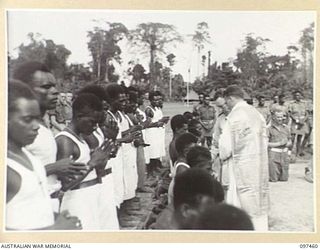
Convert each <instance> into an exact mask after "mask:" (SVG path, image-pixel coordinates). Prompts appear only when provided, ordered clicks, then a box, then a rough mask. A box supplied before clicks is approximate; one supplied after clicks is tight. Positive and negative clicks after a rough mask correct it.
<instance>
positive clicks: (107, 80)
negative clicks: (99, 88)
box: [104, 58, 109, 82]
mask: <svg viewBox="0 0 320 250" xmlns="http://www.w3.org/2000/svg"><path fill="white" fill-rule="evenodd" d="M108 71H109V58H107V59H106V74H105V76H104V80H105V82H109V74H108Z"/></svg>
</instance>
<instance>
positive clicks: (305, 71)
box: [8, 22, 314, 100]
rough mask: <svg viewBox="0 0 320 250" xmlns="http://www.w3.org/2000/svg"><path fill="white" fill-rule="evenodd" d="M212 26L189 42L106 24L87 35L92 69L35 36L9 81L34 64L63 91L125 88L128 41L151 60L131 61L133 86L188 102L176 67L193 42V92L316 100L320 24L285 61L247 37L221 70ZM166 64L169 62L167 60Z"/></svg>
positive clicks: (158, 31)
mask: <svg viewBox="0 0 320 250" xmlns="http://www.w3.org/2000/svg"><path fill="white" fill-rule="evenodd" d="M209 31H210V28H209V25H208V24H207V23H206V22H200V23H198V24H197V25H196V29H195V31H194V33H193V34H189V35H187V36H185V37H183V36H182V35H181V34H179V32H178V31H177V29H176V28H175V27H174V26H173V25H170V24H163V23H152V22H148V23H141V24H139V25H137V26H136V28H135V29H133V30H128V29H127V27H126V26H125V25H124V24H122V23H110V22H104V24H103V25H99V26H96V27H94V28H93V29H92V30H90V31H88V32H87V37H88V43H87V46H88V50H89V52H90V55H91V62H90V63H89V66H84V64H68V63H67V59H68V57H69V56H70V55H71V51H70V50H69V49H68V48H66V47H65V46H64V45H62V44H56V43H55V42H54V41H53V40H50V39H45V38H42V36H41V34H34V33H29V34H28V38H29V41H30V42H29V43H28V44H26V45H25V44H21V45H20V46H19V47H18V48H17V49H18V57H17V58H12V57H11V56H10V55H8V63H9V77H10V76H11V73H12V71H13V70H14V69H15V68H16V67H18V66H19V65H21V64H22V63H23V62H25V61H28V60H36V61H40V62H43V63H46V64H47V65H48V67H49V68H50V69H51V70H52V71H53V72H54V74H55V75H56V77H57V79H58V87H59V88H60V90H61V91H72V90H76V89H78V88H80V87H82V86H83V85H86V84H88V83H97V84H108V83H116V82H119V79H120V76H119V74H118V73H117V72H116V69H115V64H116V63H118V64H122V56H123V54H122V47H121V46H123V43H122V41H125V43H126V44H129V47H130V49H131V50H132V52H133V53H136V54H137V55H138V56H137V59H139V57H141V56H145V57H147V58H148V59H149V69H148V70H146V69H145V68H144V67H143V65H142V64H140V63H139V62H138V60H134V61H130V62H129V64H128V65H127V70H126V72H125V75H127V77H128V79H130V81H131V82H130V84H132V85H135V86H137V87H138V88H141V89H142V90H145V91H148V90H152V89H159V90H161V91H162V92H163V93H165V95H166V98H167V99H170V100H181V99H182V98H183V97H184V96H186V92H187V87H186V80H185V79H183V76H182V75H181V74H173V73H172V67H173V66H174V64H175V63H176V62H175V60H176V56H175V54H174V50H175V49H176V46H177V45H179V44H180V43H183V42H185V40H186V39H190V41H191V42H192V44H193V46H194V47H195V48H196V51H197V72H196V74H197V78H196V80H195V81H194V82H193V83H190V87H191V88H192V89H193V90H194V91H195V92H197V93H200V92H204V93H211V92H212V91H214V90H217V89H219V88H225V87H227V86H228V85H230V84H234V83H237V84H239V85H240V86H242V87H243V88H244V89H245V90H246V91H247V92H248V94H249V95H251V96H252V97H255V96H257V95H258V94H263V95H265V96H267V97H271V96H272V95H274V94H280V93H284V94H288V93H289V92H290V91H292V89H300V90H302V91H303V92H304V93H305V95H306V96H309V97H312V94H313V93H312V91H313V60H314V59H313V51H314V23H311V24H310V25H309V26H308V27H306V28H305V29H304V30H302V31H301V36H300V39H299V41H297V42H296V43H295V44H294V45H288V46H287V53H286V54H285V55H270V54H268V53H267V52H266V50H265V46H266V44H267V43H270V42H271V41H270V39H268V38H263V37H258V36H255V35H254V34H252V33H249V34H247V35H246V36H245V37H244V39H243V41H242V47H241V48H239V49H238V52H237V55H236V58H235V59H231V60H229V61H228V62H224V63H222V64H220V65H219V64H218V63H217V62H214V60H213V59H212V58H214V51H212V50H209V51H204V50H205V48H206V47H210V44H211V43H212V39H214V37H213V38H212V37H211V35H210V32H209ZM164 58H165V60H163V59H164Z"/></svg>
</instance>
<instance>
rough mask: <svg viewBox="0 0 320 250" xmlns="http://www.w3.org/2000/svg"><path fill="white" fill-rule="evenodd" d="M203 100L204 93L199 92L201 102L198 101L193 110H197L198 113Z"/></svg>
mask: <svg viewBox="0 0 320 250" xmlns="http://www.w3.org/2000/svg"><path fill="white" fill-rule="evenodd" d="M203 101H204V94H203V93H200V94H199V103H197V104H195V105H194V106H193V112H197V113H198V112H199V108H200V106H201V105H202V104H203Z"/></svg>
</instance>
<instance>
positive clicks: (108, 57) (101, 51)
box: [87, 22, 128, 82]
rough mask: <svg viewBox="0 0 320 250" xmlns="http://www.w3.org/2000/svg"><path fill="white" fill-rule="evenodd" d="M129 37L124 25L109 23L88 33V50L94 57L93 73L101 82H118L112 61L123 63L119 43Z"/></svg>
mask: <svg viewBox="0 0 320 250" xmlns="http://www.w3.org/2000/svg"><path fill="white" fill-rule="evenodd" d="M127 35H128V29H127V28H126V26H124V25H123V24H122V23H109V22H107V24H106V27H103V28H101V27H95V28H94V29H93V31H88V35H87V36H88V37H89V42H88V49H89V51H90V53H91V56H92V68H93V73H94V75H95V76H96V78H97V79H99V80H102V81H103V80H104V81H105V82H117V81H118V79H119V76H116V75H114V71H115V69H114V66H113V65H112V60H113V59H114V60H116V61H117V62H121V57H120V54H121V48H120V46H119V45H118V42H119V41H121V40H122V39H124V38H125V37H126V36H127Z"/></svg>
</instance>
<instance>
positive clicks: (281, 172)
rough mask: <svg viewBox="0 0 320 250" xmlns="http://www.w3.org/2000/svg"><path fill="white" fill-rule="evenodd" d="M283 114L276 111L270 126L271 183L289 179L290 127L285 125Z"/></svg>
mask: <svg viewBox="0 0 320 250" xmlns="http://www.w3.org/2000/svg"><path fill="white" fill-rule="evenodd" d="M283 118H284V116H283V112H282V111H281V110H275V111H274V112H273V114H272V121H271V124H270V125H269V126H268V130H267V131H268V137H269V143H268V147H269V181H272V182H276V181H287V180H288V178H289V155H288V147H291V135H290V130H289V127H288V126H287V125H286V124H283Z"/></svg>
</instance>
